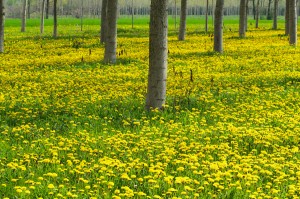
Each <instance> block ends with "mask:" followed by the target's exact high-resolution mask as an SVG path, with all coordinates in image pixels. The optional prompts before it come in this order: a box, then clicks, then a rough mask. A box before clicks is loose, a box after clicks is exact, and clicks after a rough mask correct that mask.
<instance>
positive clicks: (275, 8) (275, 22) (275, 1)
mask: <svg viewBox="0 0 300 199" xmlns="http://www.w3.org/2000/svg"><path fill="white" fill-rule="evenodd" d="M278 2H279V0H274V14H273V15H274V16H273V29H274V30H277V18H278Z"/></svg>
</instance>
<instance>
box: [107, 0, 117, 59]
mask: <svg viewBox="0 0 300 199" xmlns="http://www.w3.org/2000/svg"><path fill="white" fill-rule="evenodd" d="M117 17H118V0H109V1H108V2H107V32H106V39H105V52H104V62H105V63H112V64H114V63H116V61H117Z"/></svg>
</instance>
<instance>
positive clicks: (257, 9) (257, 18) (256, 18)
mask: <svg viewBox="0 0 300 199" xmlns="http://www.w3.org/2000/svg"><path fill="white" fill-rule="evenodd" d="M259 13H260V0H257V4H256V17H255V20H256V21H255V28H258V22H259Z"/></svg>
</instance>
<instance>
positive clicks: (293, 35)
mask: <svg viewBox="0 0 300 199" xmlns="http://www.w3.org/2000/svg"><path fill="white" fill-rule="evenodd" d="M289 13H290V17H289V29H290V31H289V35H290V40H289V41H290V45H294V46H296V45H297V1H296V0H290V2H289Z"/></svg>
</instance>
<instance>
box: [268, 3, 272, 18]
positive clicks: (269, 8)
mask: <svg viewBox="0 0 300 199" xmlns="http://www.w3.org/2000/svg"><path fill="white" fill-rule="evenodd" d="M271 4H272V0H269V2H268V9H267V20H271V19H272V15H271Z"/></svg>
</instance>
